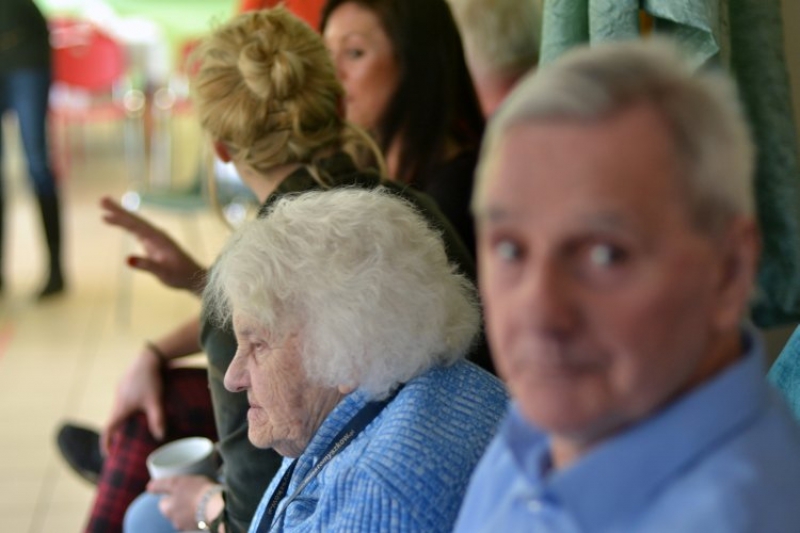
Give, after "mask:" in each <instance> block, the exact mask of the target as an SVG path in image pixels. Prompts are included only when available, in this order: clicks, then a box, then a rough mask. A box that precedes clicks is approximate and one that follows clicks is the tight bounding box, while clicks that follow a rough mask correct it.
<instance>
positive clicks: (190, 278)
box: [87, 8, 475, 533]
mask: <svg viewBox="0 0 800 533" xmlns="http://www.w3.org/2000/svg"><path fill="white" fill-rule="evenodd" d="M196 58H197V73H196V75H195V76H194V78H193V79H192V91H193V98H194V105H195V107H196V110H197V114H198V117H199V119H200V122H201V124H202V126H203V129H204V130H205V131H206V132H207V133H208V135H209V136H210V138H211V139H212V143H213V146H214V150H215V152H216V154H217V155H218V156H219V157H220V159H222V160H223V161H229V162H232V163H233V165H234V166H235V167H236V169H237V171H238V172H239V175H240V176H241V178H242V180H243V182H244V183H245V185H247V186H248V187H249V188H250V189H251V190H252V191H253V192H254V193H255V194H256V196H257V197H258V198H259V200H260V201H261V202H262V204H263V205H262V209H261V213H265V212H266V210H267V209H268V207H269V206H270V205H272V204H273V203H274V202H275V201H276V200H278V199H279V198H281V197H283V196H286V195H287V194H291V193H302V192H306V191H311V190H319V189H330V188H340V187H356V188H365V189H372V188H375V187H378V186H379V185H385V186H386V187H387V188H388V189H389V190H390V191H391V192H392V193H393V194H396V195H399V196H402V197H404V198H406V199H407V200H409V201H410V202H412V203H413V204H414V205H416V206H417V207H418V208H419V209H420V210H421V212H422V213H423V214H424V216H425V218H426V219H427V220H428V222H429V223H430V224H431V225H432V226H433V227H435V228H436V230H437V231H438V232H440V233H441V235H442V236H443V239H444V241H445V243H446V250H447V254H448V258H449V260H450V261H451V262H452V263H453V264H454V265H455V268H456V269H457V270H460V271H461V272H463V273H464V274H466V276H467V277H468V278H470V279H472V280H474V274H475V272H474V263H473V261H472V259H471V257H470V255H469V252H468V251H467V249H466V247H465V246H464V245H463V243H462V242H461V241H460V239H459V238H458V236H457V235H456V233H455V231H454V230H453V229H452V227H451V226H450V224H449V223H448V222H447V221H446V219H445V218H444V217H443V215H441V213H440V212H439V211H438V209H437V208H436V207H435V204H434V203H433V201H432V200H430V199H429V198H428V197H426V196H424V195H421V194H419V193H415V192H412V191H411V190H410V189H407V188H406V187H403V186H399V185H394V184H391V183H386V182H385V180H384V179H383V178H382V175H383V173H382V172H381V171H380V170H376V169H370V168H364V167H363V165H362V164H361V163H360V162H361V161H365V160H367V159H371V160H376V159H377V160H378V161H381V160H382V159H381V158H380V154H378V153H377V149H376V148H375V145H374V144H373V143H372V141H371V140H370V138H369V137H368V136H367V135H366V134H364V133H362V132H361V131H360V130H358V129H357V128H355V127H353V126H351V125H349V124H348V123H346V121H345V120H344V119H343V117H342V113H341V111H340V110H341V101H342V96H343V91H342V87H341V85H340V84H339V82H338V81H337V78H336V73H335V69H334V67H333V65H332V63H331V60H330V57H329V55H328V52H327V50H326V49H325V46H324V44H323V42H322V40H321V37H320V36H319V35H318V34H317V33H316V32H315V31H314V30H313V29H312V28H311V27H309V26H308V25H307V24H306V23H304V22H302V21H301V20H299V19H298V18H296V17H294V16H293V15H291V14H290V13H289V12H287V11H285V10H284V9H282V8H276V9H269V10H261V11H255V12H249V13H245V14H242V15H239V16H237V17H236V18H234V19H233V20H231V21H230V22H228V23H226V24H223V25H221V26H220V27H218V28H217V29H216V30H214V31H213V32H212V33H211V35H209V36H208V37H207V38H206V39H205V40H204V41H203V42H202V43H201V45H200V46H199V48H198V50H197V56H196ZM367 154H371V155H370V157H369V158H367V157H365V156H366V155H367ZM380 166H382V165H380ZM103 205H104V208H105V209H106V214H105V218H106V221H107V222H109V223H111V224H114V225H118V226H120V227H122V228H123V229H126V230H128V231H130V232H132V233H133V234H134V235H135V236H136V237H137V238H138V239H139V240H140V241H141V242H142V243H143V244H144V247H145V251H146V254H147V256H146V257H141V258H133V259H131V260H129V262H131V264H132V266H134V267H136V268H140V269H143V270H147V271H149V272H151V273H153V274H155V275H156V276H157V277H159V279H161V280H162V281H163V282H164V283H166V284H168V285H170V286H172V287H176V288H182V289H187V290H190V291H192V292H194V293H195V294H200V293H201V292H202V290H203V287H204V286H205V280H206V276H207V270H206V269H205V268H203V267H202V266H201V265H199V264H198V263H197V262H196V261H194V260H193V259H192V258H191V257H190V256H189V255H188V254H187V253H186V252H185V251H183V250H182V249H181V248H179V247H178V245H177V244H175V242H174V241H173V240H172V239H170V238H169V237H168V236H167V235H166V234H165V233H163V232H162V231H160V230H159V229H157V228H155V227H154V226H152V225H150V224H149V223H147V222H146V221H144V220H143V219H141V218H140V217H137V216H136V215H133V214H131V213H128V212H127V211H125V210H123V209H122V208H121V207H120V206H119V205H118V204H116V203H115V202H113V201H111V200H109V199H105V200H104V203H103ZM342 334H347V332H344V331H343V332H342ZM236 347H237V344H236V339H235V337H234V335H233V332H232V329H231V327H230V324H226V325H225V326H224V327H221V326H219V325H216V324H213V323H211V322H210V321H209V320H208V319H207V318H206V317H205V315H202V314H201V316H199V317H197V318H196V319H194V320H192V321H190V322H189V323H188V324H183V325H182V326H181V327H179V328H177V329H175V330H174V331H172V332H170V333H168V334H167V335H164V336H162V337H159V338H157V339H156V342H153V343H147V344H146V346H145V348H144V349H143V350H142V352H141V353H140V354H139V357H138V358H137V359H136V360H135V361H134V362H133V364H132V366H131V367H130V370H129V371H128V372H127V373H126V375H125V377H124V378H123V380H122V381H121V383H120V385H119V387H118V392H117V395H116V399H115V402H114V406H113V409H112V414H111V416H110V420H109V422H108V424H107V425H106V428H105V431H104V433H103V436H102V439H101V444H102V445H103V447H104V448H105V449H106V450H107V454H106V459H105V463H104V465H103V468H102V472H101V475H100V480H99V487H98V496H97V500H96V502H95V512H93V518H92V520H91V522H90V526H89V528H87V531H105V532H109V531H111V532H113V531H118V530H119V529H117V528H115V527H113V525H112V526H109V522H110V521H109V520H101V519H99V518H98V519H95V518H97V515H99V516H100V517H101V518H102V517H103V514H104V513H106V514H108V511H107V509H118V508H123V509H124V508H126V507H127V508H128V510H127V513H126V515H125V523H124V530H125V531H131V532H134V533H140V532H142V531H147V532H149V533H159V532H162V531H175V530H195V529H201V530H203V529H206V528H209V529H210V530H212V531H218V530H219V531H221V530H223V529H224V530H225V531H227V532H228V533H231V532H234V533H235V532H240V531H245V530H246V529H247V527H248V524H249V523H250V521H251V520H252V517H253V513H254V512H255V509H256V506H257V504H258V502H259V499H260V497H261V495H262V494H263V493H264V490H265V489H266V487H267V485H268V484H269V482H270V480H271V479H272V477H273V476H274V474H275V472H276V470H277V469H278V467H279V465H280V459H281V458H280V456H278V455H277V454H276V453H275V452H274V451H272V450H268V449H267V450H261V449H258V448H256V447H254V446H253V445H252V444H251V443H250V442H249V441H248V439H247V412H248V408H249V405H248V399H247V397H246V395H244V394H240V393H231V392H228V391H226V390H225V388H224V386H223V383H222V378H223V376H224V374H225V372H226V370H227V368H228V366H229V364H230V362H231V360H232V359H233V356H234V353H235V352H236ZM201 350H202V351H205V353H206V354H207V356H208V373H207V376H206V374H205V373H203V374H197V373H195V374H193V377H191V379H188V378H186V376H184V377H183V378H182V380H181V381H180V383H179V384H178V385H177V386H176V385H175V380H174V379H173V377H172V376H173V375H174V374H175V373H176V372H177V371H178V369H175V368H172V364H173V362H174V361H175V360H177V359H178V358H182V357H185V356H188V355H192V354H195V353H198V352H200V351H201ZM184 370H185V369H184ZM209 390H210V393H211V405H212V406H213V417H212V412H211V411H210V410H208V411H207V412H205V413H202V414H198V413H197V412H195V413H193V414H192V415H191V417H190V416H189V415H187V414H186V413H185V412H183V411H184V409H183V408H182V405H183V402H186V401H189V400H191V401H196V398H202V397H203V395H206V396H207V395H208V391H209ZM210 422H215V423H216V432H217V435H218V439H219V444H218V450H219V454H220V457H221V460H222V479H224V485H223V484H222V483H220V482H219V481H218V480H216V479H211V478H208V477H203V476H177V477H173V478H167V479H158V480H153V481H150V482H149V483H148V482H147V472H146V468H145V464H144V461H145V458H146V456H147V454H148V453H149V452H150V451H152V450H153V449H155V448H156V447H157V446H159V445H160V444H163V442H164V441H165V440H166V441H168V440H172V439H175V438H179V437H185V436H189V435H193V434H197V433H196V432H193V431H192V429H191V428H192V427H201V426H202V423H210ZM176 428H181V429H180V430H177V429H176ZM123 429H124V431H123ZM145 485H146V489H147V491H148V492H145V493H142V491H144V489H145ZM140 493H142V494H140ZM137 494H140V495H139V496H138V498H137V499H136V501H135V502H134V503H133V504H132V505H130V507H128V504H129V503H130V502H131V500H133V499H134V498H135V497H136V495H137ZM223 495H224V498H223Z"/></svg>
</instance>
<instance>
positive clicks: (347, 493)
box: [205, 189, 507, 532]
mask: <svg viewBox="0 0 800 533" xmlns="http://www.w3.org/2000/svg"><path fill="white" fill-rule="evenodd" d="M205 299H206V305H207V306H208V309H210V310H211V311H212V312H213V313H214V316H215V318H216V320H218V321H220V322H227V321H229V320H232V323H233V328H234V332H235V334H236V338H237V341H238V350H237V352H236V355H235V357H234V359H233V361H232V363H231V365H230V367H229V368H228V371H227V373H226V375H225V386H226V387H227V388H228V389H229V390H231V391H235V392H240V391H246V393H247V398H248V401H249V404H250V409H249V411H248V413H247V418H248V425H249V427H248V437H249V439H250V441H251V442H252V443H253V444H255V445H256V446H258V447H263V448H268V447H271V448H273V449H275V450H276V451H277V452H278V453H280V454H281V455H283V456H284V457H285V459H284V464H283V466H282V468H281V470H280V471H279V473H278V475H277V476H276V477H275V479H274V480H273V482H272V484H271V485H270V486H269V488H268V489H267V491H266V493H265V494H264V496H263V498H262V501H261V504H260V505H259V508H258V510H257V512H256V515H255V517H254V520H253V523H252V524H251V526H250V531H251V532H261V531H364V532H367V531H369V532H376V531H389V530H391V531H401V532H405V531H424V532H436V531H443V532H444V531H450V530H451V529H452V527H453V523H454V521H455V518H456V515H457V512H458V508H459V505H460V502H461V499H462V497H463V495H464V491H465V489H466V485H467V481H468V479H469V476H470V473H471V471H472V469H473V467H474V466H475V464H476V462H477V460H478V458H479V457H480V455H481V453H482V451H483V449H484V447H485V446H486V444H487V443H488V441H489V439H490V438H491V436H492V434H493V433H494V430H495V428H496V425H497V423H498V421H499V419H500V417H501V415H502V412H503V410H504V408H505V406H506V403H507V397H506V393H505V390H504V387H503V385H502V384H501V383H500V382H499V381H498V380H497V379H496V378H495V377H494V376H492V375H490V374H489V373H487V372H485V371H484V370H482V369H480V368H478V367H477V366H475V365H473V364H472V363H470V362H467V361H466V360H464V356H465V354H466V352H467V350H468V348H469V347H470V345H471V343H472V342H473V340H474V339H475V337H476V335H477V334H478V332H479V329H480V322H481V318H480V311H479V307H478V303H477V296H476V294H475V290H474V288H473V285H472V284H471V283H470V282H469V281H468V280H467V279H465V278H464V277H463V276H462V275H460V274H458V273H457V270H456V269H455V268H454V267H453V266H452V265H450V264H449V263H448V260H447V256H446V254H445V250H444V246H443V243H442V240H441V238H440V236H439V234H438V233H437V232H436V231H435V230H433V229H432V228H431V227H430V226H429V225H428V223H427V222H426V221H425V218H423V216H421V215H420V214H419V213H418V212H417V211H416V210H415V209H414V208H413V207H412V206H411V205H410V204H408V203H407V202H406V201H405V200H402V199H401V198H399V197H398V196H397V195H396V194H393V193H390V192H387V191H386V190H380V189H379V190H358V189H344V190H337V191H333V190H332V191H325V192H312V193H305V194H302V195H299V196H294V197H287V198H284V199H282V200H279V201H278V202H277V203H276V204H274V205H273V206H272V208H271V210H270V212H269V213H268V214H267V215H266V216H265V217H264V218H261V219H259V220H256V221H253V222H251V223H248V224H246V225H245V226H243V228H241V229H240V230H239V231H238V232H237V234H235V235H234V237H233V238H232V239H231V241H230V244H229V245H228V246H227V247H226V249H225V250H224V251H223V253H222V255H221V257H220V259H219V260H218V262H217V264H216V266H215V268H214V269H213V271H212V275H211V278H210V280H209V283H208V286H207V288H206V292H205Z"/></svg>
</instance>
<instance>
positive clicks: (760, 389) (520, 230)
mask: <svg viewBox="0 0 800 533" xmlns="http://www.w3.org/2000/svg"><path fill="white" fill-rule="evenodd" d="M753 152H754V150H753V146H752V144H751V141H750V139H749V137H748V133H747V129H746V127H745V123H744V120H743V118H742V113H741V111H740V109H739V108H738V105H737V100H736V95H735V91H734V89H733V87H732V86H731V84H730V83H729V82H728V80H727V79H726V78H724V77H723V76H722V75H721V74H713V73H708V72H706V73H702V74H699V75H696V74H694V73H693V72H691V71H690V69H689V68H688V67H686V66H685V65H684V64H683V63H682V62H681V61H680V60H679V59H678V58H677V57H676V54H675V52H674V50H672V48H671V47H669V46H667V45H665V44H664V43H641V42H639V43H627V44H614V45H605V46H600V47H596V48H594V49H591V50H589V49H584V50H580V51H575V52H573V53H572V54H571V55H569V56H568V57H565V58H563V59H562V60H561V61H560V62H558V63H556V64H553V65H552V66H550V67H548V68H546V69H542V70H540V71H539V73H537V74H536V75H535V76H533V77H529V78H528V79H526V80H525V81H524V82H523V83H522V84H521V85H520V86H519V87H518V88H517V89H516V90H515V92H514V93H513V94H512V96H511V97H510V100H509V101H508V102H507V104H506V105H505V106H504V107H502V108H501V110H500V112H499V114H498V116H497V117H496V118H495V119H494V121H493V123H492V124H491V126H490V129H489V132H488V139H487V140H486V142H485V146H484V153H483V154H482V158H481V164H480V167H479V171H478V172H479V174H478V185H477V189H476V194H475V198H474V209H475V213H476V216H477V221H478V229H479V239H480V243H479V248H478V249H479V267H480V283H481V292H482V296H483V298H484V304H485V306H486V317H487V330H488V335H489V339H490V344H491V346H492V353H493V356H494V358H495V363H496V365H497V368H498V370H499V372H500V374H501V376H502V377H504V378H505V379H506V380H507V382H508V385H509V388H510V390H511V393H512V396H513V398H514V402H513V404H512V406H511V407H510V411H509V413H508V416H507V418H506V420H505V422H504V423H503V424H502V425H501V428H500V430H499V433H498V435H497V436H496V437H495V439H494V440H493V442H492V444H491V445H490V447H489V449H488V450H487V452H486V454H485V455H484V457H483V459H482V461H481V463H480V464H479V466H478V468H477V469H476V472H475V473H474V475H473V478H472V481H471V484H470V489H469V490H468V494H467V497H466V499H465V502H464V504H463V506H462V508H461V512H460V516H459V520H458V523H457V526H456V531H458V532H471V531H485V532H497V531H503V532H514V531H535V532H570V533H571V532H598V533H599V532H615V533H625V532H637V533H640V532H641V533H643V532H665V533H666V532H669V533H676V532H697V533H701V532H702V533H707V532H725V533H731V532H748V533H765V532H770V533H796V532H797V531H800V431H798V427H797V426H796V425H795V422H794V421H792V420H791V418H790V416H789V414H788V413H787V411H786V409H785V406H784V405H783V404H782V403H781V402H780V401H779V400H778V399H777V396H776V394H775V393H774V392H773V391H772V390H771V389H770V388H769V387H768V385H767V384H766V383H765V381H764V377H763V375H764V369H763V367H762V353H761V352H762V348H761V344H760V342H759V340H758V338H757V337H756V335H755V333H754V332H753V330H752V329H751V328H749V327H747V326H746V325H744V324H743V319H742V318H743V316H744V314H745V312H746V310H747V303H748V297H749V294H750V292H751V289H752V283H753V277H754V271H755V269H756V264H757V260H758V251H759V236H758V232H757V228H756V222H755V219H754V206H753V203H754V202H753V193H752V184H751V181H752V176H753Z"/></svg>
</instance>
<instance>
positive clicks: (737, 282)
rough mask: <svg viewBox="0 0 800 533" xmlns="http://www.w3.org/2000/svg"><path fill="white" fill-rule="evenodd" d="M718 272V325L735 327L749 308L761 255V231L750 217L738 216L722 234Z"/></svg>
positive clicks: (727, 327) (724, 327)
mask: <svg viewBox="0 0 800 533" xmlns="http://www.w3.org/2000/svg"><path fill="white" fill-rule="evenodd" d="M720 253H721V254H722V259H723V261H722V262H721V269H722V272H721V276H720V278H719V286H718V287H717V296H718V302H719V304H718V305H717V317H716V318H717V326H718V327H720V328H723V329H729V328H731V327H734V328H735V327H737V325H738V324H739V322H740V321H741V319H742V317H743V316H745V315H746V314H747V312H748V307H749V304H750V297H751V295H752V292H753V289H754V287H755V283H756V273H757V271H758V261H759V257H760V255H761V235H760V233H759V231H758V225H757V224H756V221H755V220H754V219H753V218H751V217H744V216H742V217H737V218H736V219H735V220H734V221H733V222H732V223H731V225H730V227H729V228H728V231H727V232H726V234H725V235H724V237H723V241H722V245H721V246H720Z"/></svg>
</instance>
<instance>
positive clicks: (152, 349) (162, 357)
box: [144, 341, 169, 366]
mask: <svg viewBox="0 0 800 533" xmlns="http://www.w3.org/2000/svg"><path fill="white" fill-rule="evenodd" d="M144 347H145V350H146V352H147V353H148V354H150V355H151V356H152V357H154V358H155V360H156V361H158V363H159V365H161V366H164V365H166V364H167V363H168V362H169V358H168V357H167V355H166V354H165V353H164V352H163V351H162V350H161V348H159V347H158V346H157V345H156V344H155V343H153V342H152V341H145V343H144Z"/></svg>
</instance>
